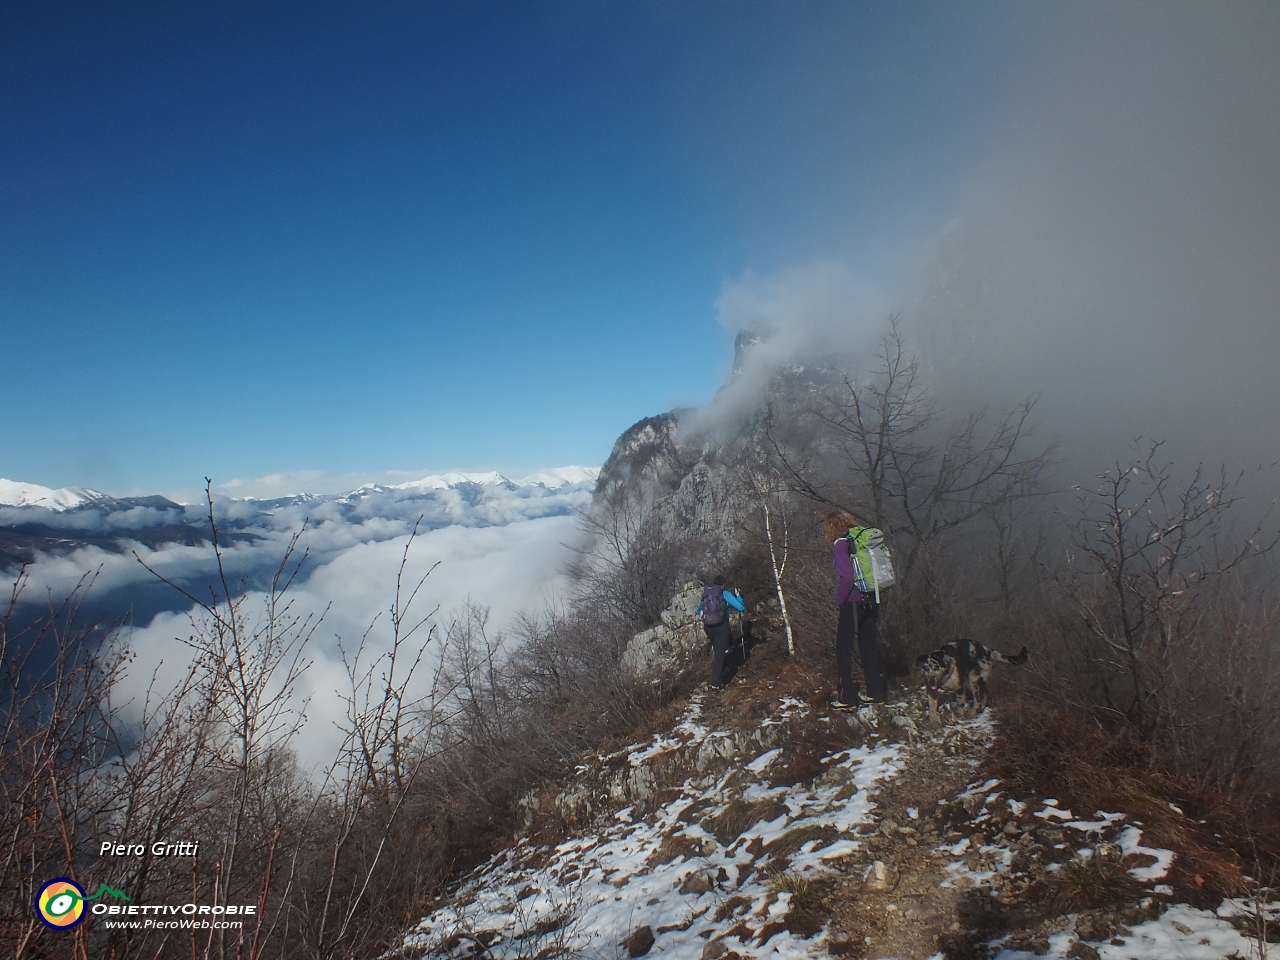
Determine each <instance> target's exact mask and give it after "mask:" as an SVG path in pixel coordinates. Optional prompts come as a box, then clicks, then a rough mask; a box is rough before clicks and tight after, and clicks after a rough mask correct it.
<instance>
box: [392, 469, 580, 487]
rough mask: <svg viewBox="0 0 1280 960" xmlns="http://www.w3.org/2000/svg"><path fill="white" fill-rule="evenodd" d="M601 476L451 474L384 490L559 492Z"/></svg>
mask: <svg viewBox="0 0 1280 960" xmlns="http://www.w3.org/2000/svg"><path fill="white" fill-rule="evenodd" d="M599 473H600V468H599V467H557V468H555V469H552V470H542V471H540V472H538V473H534V474H530V475H529V476H527V477H521V478H519V479H510V478H507V477H504V476H503V475H502V474H500V473H497V472H496V471H492V470H491V471H489V472H488V473H461V472H458V471H450V472H449V473H433V474H429V475H428V476H425V477H422V478H420V479H418V480H410V481H409V482H407V483H394V484H391V485H389V486H387V487H385V488H384V489H387V490H446V489H449V488H452V487H456V486H458V485H460V484H464V483H471V484H475V485H476V486H481V487H501V486H512V487H533V486H543V487H546V488H547V489H549V490H555V489H558V488H560V487H565V486H571V485H573V484H595V482H596V477H597V476H598V475H599Z"/></svg>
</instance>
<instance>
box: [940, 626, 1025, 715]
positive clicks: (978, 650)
mask: <svg viewBox="0 0 1280 960" xmlns="http://www.w3.org/2000/svg"><path fill="white" fill-rule="evenodd" d="M1027 657H1028V654H1027V648H1026V647H1023V648H1022V650H1021V651H1020V652H1019V653H1018V654H1017V655H1016V656H1010V655H1009V654H1007V653H1001V652H1000V651H999V650H993V649H992V648H991V647H986V646H983V645H982V644H980V643H978V641H976V640H950V641H948V642H947V643H944V644H943V645H942V646H940V647H939V648H938V649H937V650H934V651H933V652H932V653H922V654H920V656H918V657H916V669H917V670H919V671H920V675H921V676H922V677H923V678H924V683H925V689H926V690H927V691H928V693H929V717H930V719H932V720H935V721H936V720H937V719H938V703H939V701H940V700H943V699H949V698H954V699H956V700H958V701H959V705H960V706H961V707H963V706H965V705H966V704H972V708H973V715H974V716H977V715H978V714H979V713H981V712H982V711H983V710H985V709H986V708H987V699H988V696H989V691H988V689H987V678H988V677H990V676H991V667H992V665H993V664H995V663H997V662H1002V663H1014V664H1022V663H1026V662H1027Z"/></svg>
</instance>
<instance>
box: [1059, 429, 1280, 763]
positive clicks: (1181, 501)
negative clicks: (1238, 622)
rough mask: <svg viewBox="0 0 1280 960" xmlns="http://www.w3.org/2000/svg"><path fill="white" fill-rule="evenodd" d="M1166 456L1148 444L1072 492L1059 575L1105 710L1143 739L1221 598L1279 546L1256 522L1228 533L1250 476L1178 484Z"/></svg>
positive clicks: (1153, 730)
mask: <svg viewBox="0 0 1280 960" xmlns="http://www.w3.org/2000/svg"><path fill="white" fill-rule="evenodd" d="M1159 453H1160V444H1159V443H1150V444H1148V445H1147V447H1146V449H1145V451H1144V452H1141V453H1139V455H1138V457H1137V458H1136V459H1135V460H1134V461H1132V462H1130V463H1127V464H1120V463H1117V464H1116V465H1115V466H1114V467H1113V468H1112V469H1111V470H1108V471H1106V472H1105V473H1103V474H1101V475H1100V476H1099V477H1098V481H1099V482H1098V486H1097V487H1095V488H1094V489H1091V490H1084V489H1083V488H1077V489H1078V490H1079V491H1080V503H1079V508H1078V512H1077V516H1076V518H1075V520H1074V522H1073V527H1072V529H1073V536H1072V541H1071V542H1072V550H1071V552H1070V553H1069V554H1068V558H1067V560H1068V562H1067V567H1066V570H1065V572H1064V573H1063V574H1061V575H1060V578H1059V579H1060V582H1061V583H1062V586H1063V587H1064V589H1065V593H1066V596H1067V597H1069V598H1070V601H1071V603H1072V604H1073V606H1074V608H1075V610H1076V613H1077V615H1078V617H1079V622H1080V624H1081V625H1082V626H1083V628H1084V631H1085V636H1086V637H1087V639H1088V645H1087V646H1085V647H1083V648H1082V649H1083V655H1084V656H1086V657H1087V658H1088V659H1089V661H1090V665H1091V667H1092V668H1093V671H1094V675H1095V677H1096V679H1097V685H1096V693H1097V695H1098V697H1099V698H1100V701H1101V705H1102V709H1103V711H1104V712H1105V714H1107V715H1108V716H1109V717H1110V718H1111V719H1113V720H1117V721H1120V722H1122V723H1123V724H1125V725H1127V726H1129V727H1130V728H1132V729H1133V730H1135V731H1136V732H1137V733H1138V734H1139V736H1141V737H1143V738H1144V739H1150V738H1151V737H1153V736H1155V735H1156V734H1157V732H1158V731H1161V730H1165V729H1167V727H1168V725H1169V723H1170V721H1171V711H1173V710H1175V709H1176V707H1175V704H1174V702H1173V700H1172V698H1171V696H1170V685H1171V683H1172V682H1173V679H1172V677H1173V674H1171V670H1174V669H1176V668H1177V667H1178V666H1180V665H1181V664H1182V663H1183V659H1184V657H1185V654H1186V653H1187V652H1188V651H1189V649H1190V647H1191V645H1192V643H1193V641H1194V640H1195V639H1196V638H1198V637H1199V636H1201V635H1202V634H1203V633H1204V632H1205V631H1206V630H1207V628H1208V624H1207V618H1208V617H1209V616H1210V615H1211V613H1212V610H1213V600H1214V596H1215V591H1216V590H1217V589H1219V588H1220V587H1221V586H1222V585H1223V584H1224V582H1225V581H1226V580H1227V579H1228V578H1229V577H1232V576H1233V575H1235V574H1237V573H1241V572H1243V569H1244V567H1245V565H1246V564H1249V563H1250V562H1251V561H1255V560H1258V559H1260V558H1261V557H1263V556H1264V555H1266V554H1267V553H1269V552H1270V551H1271V550H1272V549H1274V547H1275V546H1276V543H1277V537H1276V536H1274V535H1272V536H1268V535H1266V534H1264V527H1263V526H1262V522H1261V521H1260V522H1259V524H1258V525H1257V526H1255V527H1254V528H1253V529H1252V531H1251V532H1250V533H1249V534H1248V535H1246V536H1244V537H1232V536H1231V535H1230V530H1229V528H1228V526H1227V522H1228V519H1229V511H1230V510H1231V508H1232V507H1233V506H1234V505H1235V504H1236V503H1238V502H1239V497H1238V495H1237V493H1236V488H1237V485H1238V483H1239V480H1240V479H1241V477H1242V476H1243V475H1241V476H1240V477H1236V478H1234V479H1233V478H1230V477H1228V475H1227V473H1226V471H1225V469H1223V470H1220V471H1219V472H1218V473H1217V474H1215V475H1209V474H1206V472H1205V471H1204V469H1203V468H1202V467H1197V468H1196V469H1195V470H1194V471H1193V473H1192V475H1191V477H1190V479H1188V480H1187V481H1186V482H1184V483H1182V484H1178V483H1176V482H1175V480H1174V479H1173V475H1172V469H1171V467H1170V465H1169V464H1167V463H1164V462H1161V461H1160V460H1159ZM1248 606H1249V604H1248V603H1247V602H1245V603H1244V607H1245V608H1246V609H1247V608H1248ZM1201 668H1202V665H1200V664H1197V665H1196V666H1195V667H1194V669H1201Z"/></svg>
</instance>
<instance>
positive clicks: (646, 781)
mask: <svg viewBox="0 0 1280 960" xmlns="http://www.w3.org/2000/svg"><path fill="white" fill-rule="evenodd" d="M916 699H917V700H918V699H919V698H916ZM713 705H714V701H706V700H704V699H703V698H702V697H701V696H697V695H695V697H694V698H693V699H692V700H691V702H690V706H689V708H688V710H687V711H686V713H685V714H684V716H683V717H682V719H681V721H680V722H679V723H678V725H677V726H676V727H675V728H674V729H673V730H672V731H671V732H670V733H668V734H664V735H658V736H655V737H653V738H652V739H650V740H648V741H646V742H642V743H637V744H634V745H632V746H631V747H628V748H626V749H624V750H621V751H619V752H617V753H614V754H609V755H601V756H597V757H592V758H588V759H587V761H586V762H585V763H584V764H583V765H582V766H581V767H579V769H578V774H579V776H578V778H577V779H575V780H573V781H571V782H570V783H568V784H566V785H564V787H563V789H562V790H561V791H560V793H559V794H558V795H557V796H556V797H555V798H554V800H551V799H550V797H549V795H548V794H546V793H544V794H543V795H542V797H541V798H537V797H532V796H531V797H530V798H526V801H525V802H524V803H523V804H522V805H524V806H525V807H526V809H527V811H528V814H527V816H526V823H527V825H528V826H533V824H534V823H535V821H536V820H537V818H538V817H539V816H543V817H545V816H546V815H547V813H548V808H549V807H551V808H554V816H555V817H559V818H561V819H564V820H565V821H566V822H569V823H573V824H576V827H575V828H574V829H572V830H571V833H570V835H569V836H568V837H567V838H566V839H562V840H560V841H559V842H554V841H553V842H550V843H539V842H537V841H536V840H534V839H532V838H531V837H528V836H526V837H524V838H523V839H520V840H519V841H518V842H516V843H515V844H514V845H513V846H512V847H510V848H509V849H508V850H506V851H504V852H502V853H500V854H498V855H496V856H495V857H494V858H492V859H491V860H490V861H489V862H488V863H486V864H483V865H482V866H480V867H479V868H477V869H476V871H475V872H474V873H473V874H472V875H471V876H470V877H469V878H468V879H467V880H466V881H465V882H464V883H463V884H462V885H461V887H460V888H458V889H457V890H456V891H455V892H454V894H453V895H452V896H451V897H450V898H449V899H448V900H447V901H446V902H445V903H443V904H442V905H441V906H440V907H439V908H438V909H436V910H435V911H434V912H432V913H431V914H430V915H428V916H427V917H425V918H423V920H422V921H421V922H420V923H419V924H417V925H416V926H415V927H414V928H412V929H411V930H410V931H409V932H408V933H407V934H406V936H405V938H404V940H403V942H402V944H401V946H400V947H399V948H398V949H396V950H393V951H391V952H390V953H389V954H388V957H400V958H419V957H433V958H452V960H462V958H472V957H486V958H490V960H516V958H521V957H535V956H548V957H550V956H587V957H625V956H628V955H630V956H633V957H634V956H641V955H646V954H648V955H653V956H662V957H665V958H670V960H745V958H748V957H780V958H797V960H798V958H802V957H814V958H818V957H827V956H832V955H838V956H856V957H864V958H867V960H877V958H882V960H926V958H927V960H946V958H947V957H948V956H950V955H957V956H958V955H963V956H974V957H977V956H988V957H994V958H996V960H1031V958H1033V957H1049V958H1051V960H1089V958H1092V960H1122V958H1130V960H1221V958H1228V957H1239V958H1247V957H1254V958H1256V957H1259V956H1261V958H1262V960H1280V946H1276V945H1271V946H1268V947H1266V948H1265V950H1264V952H1263V953H1262V954H1259V952H1258V945H1257V944H1256V942H1253V941H1251V940H1250V939H1248V937H1247V936H1246V935H1243V934H1242V932H1241V931H1242V930H1247V924H1246V923H1244V922H1243V921H1244V920H1245V919H1247V918H1248V917H1249V916H1251V915H1252V914H1253V912H1254V910H1255V909H1261V910H1263V911H1264V912H1266V913H1268V914H1269V915H1270V916H1271V917H1272V918H1273V919H1280V904H1277V903H1265V904H1261V905H1259V904H1253V903H1250V902H1247V901H1230V900H1229V901H1224V902H1223V903H1222V905H1221V906H1220V907H1219V908H1218V910H1217V911H1216V912H1213V911H1207V910H1201V909H1196V908H1193V907H1191V906H1189V905H1187V904H1182V903H1177V902H1172V901H1171V899H1170V897H1171V894H1172V891H1171V889H1170V888H1168V887H1165V886H1162V885H1161V880H1162V879H1163V877H1164V876H1165V874H1166V872H1167V871H1168V869H1169V866H1170V863H1171V862H1172V860H1173V854H1172V853H1171V852H1169V851H1166V850H1160V849H1154V848H1149V847H1145V846H1143V844H1142V842H1141V839H1142V828H1141V826H1140V825H1139V824H1135V823H1132V822H1129V821H1128V820H1127V819H1126V817H1125V816H1124V815H1122V814H1114V813H1093V814H1090V815H1089V816H1079V815H1077V814H1075V813H1073V812H1072V811H1070V810H1066V809H1063V808H1062V805H1061V804H1060V803H1058V802H1057V801H1056V800H1053V799H1052V798H1017V797H1014V796H1012V795H1011V794H1010V793H1009V792H1008V791H1007V790H1005V789H1004V788H1003V786H1002V784H1001V783H1000V782H999V781H996V780H985V781H979V782H969V783H967V785H965V786H963V787H960V788H955V789H953V790H952V792H950V793H948V794H946V795H943V796H942V797H941V798H940V799H938V800H937V802H936V804H934V803H930V804H929V809H928V810H926V809H924V808H923V807H921V808H917V807H915V806H905V807H903V806H901V802H902V797H901V796H896V797H894V798H892V799H888V800H887V799H886V797H887V796H888V795H889V794H890V793H892V792H893V791H894V790H895V789H898V790H899V791H901V789H902V788H901V787H900V786H898V783H899V781H902V780H903V779H904V778H906V779H908V780H910V779H911V777H912V776H913V774H912V773H911V767H912V765H913V764H917V769H916V772H915V774H914V776H915V777H916V779H917V781H918V782H923V783H926V784H928V783H931V782H935V781H936V780H937V779H938V778H939V774H940V772H942V773H945V771H946V770H947V769H951V770H952V771H955V772H957V773H959V774H960V775H963V772H964V771H966V770H968V771H972V770H973V768H974V766H975V765H976V764H977V762H978V761H979V760H980V758H981V756H982V753H983V751H984V750H985V744H987V743H989V742H990V740H991V738H992V737H993V736H996V735H998V731H997V730H996V728H995V726H994V724H993V723H992V722H991V720H990V719H989V718H987V717H983V718H979V719H977V720H968V721H962V722H960V723H957V724H955V725H953V726H950V727H942V728H932V729H930V728H927V727H926V721H925V719H924V717H923V716H922V713H923V710H922V704H920V703H915V704H904V705H900V706H897V707H891V708H883V709H882V710H881V712H879V713H878V714H877V713H875V712H873V711H864V712H863V713H862V714H861V715H859V716H856V717H854V716H850V715H848V714H835V715H824V713H825V712H824V711H815V710H814V709H813V708H812V707H810V706H808V705H806V704H804V703H801V702H800V701H798V700H796V699H794V698H791V697H782V698H780V699H775V700H773V702H772V703H771V704H769V705H767V710H765V711H764V712H765V716H764V717H763V719H762V720H760V722H759V723H758V725H756V726H754V727H747V728H742V727H736V728H731V727H718V726H717V725H716V723H715V722H714V720H713V719H712V716H711V715H710V711H709V710H708V709H706V708H707V707H710V706H713ZM761 706H762V707H763V706H764V705H761ZM719 715H720V716H721V717H722V718H723V717H726V715H727V714H726V712H725V711H721V712H720V714H719ZM806 725H808V728H809V729H810V731H812V729H813V727H814V726H815V725H816V726H819V727H825V729H827V730H828V731H833V730H843V731H845V733H848V731H850V730H853V731H854V732H855V733H856V732H857V731H856V728H857V727H858V726H859V725H860V726H861V728H862V729H863V730H864V731H865V733H866V736H865V737H864V738H863V742H862V743H861V745H857V746H852V747H844V748H838V749H834V750H832V751H830V752H828V753H827V754H826V755H825V756H823V757H822V759H821V767H820V771H819V772H818V773H817V774H816V775H812V774H810V775H809V776H808V777H807V778H805V779H801V780H800V781H799V782H795V783H793V782H792V781H794V780H795V777H794V776H790V775H787V773H786V768H787V765H788V764H789V763H791V762H792V760H791V759H789V758H793V757H794V756H795V748H794V743H792V741H793V739H794V738H795V737H796V736H804V730H805V728H806ZM922 730H924V732H923V733H922V732H921V731H922ZM837 739H839V737H837ZM948 765H950V766H949V767H948ZM944 779H945V777H944ZM959 782H960V783H964V782H965V781H963V780H961V781H959ZM935 796H937V795H936V794H935ZM890 804H899V805H898V806H897V807H896V808H894V807H891V806H890ZM891 811H893V816H898V817H900V819H901V820H902V821H903V824H902V825H900V824H899V823H897V822H895V821H894V820H893V819H891V817H890V812H891ZM553 820H554V817H553ZM1091 857H1104V858H1116V860H1115V862H1116V863H1117V864H1119V863H1121V862H1123V865H1124V866H1123V867H1122V869H1128V871H1129V873H1130V874H1131V876H1132V877H1133V878H1134V880H1136V881H1138V883H1140V884H1141V885H1142V886H1143V887H1145V888H1146V891H1147V893H1146V895H1145V896H1141V895H1140V901H1139V902H1133V903H1130V904H1129V905H1127V906H1123V907H1115V908H1108V909H1106V910H1093V911H1084V912H1081V913H1079V914H1074V913H1073V914H1065V915H1061V916H1050V917H1049V918H1048V919H1045V920H1043V921H1037V923H1036V924H1035V925H1033V926H1031V927H1025V928H1017V929H1015V930H1014V931H1012V932H1009V933H1005V934H1003V935H1002V936H996V937H994V938H993V937H992V936H991V934H985V935H984V934H983V933H982V932H981V927H980V926H979V927H978V928H969V929H967V930H965V929H962V926H963V925H962V924H961V923H956V922H955V921H956V918H957V907H958V906H959V917H960V918H961V920H963V919H964V916H965V912H964V909H965V908H964V907H963V904H964V903H972V902H974V901H973V898H974V897H977V898H978V902H989V903H998V902H1001V898H1007V897H1009V896H1015V897H1016V896H1017V895H1018V891H1034V890H1037V889H1041V888H1042V887H1043V885H1044V884H1045V883H1046V878H1048V879H1047V882H1049V883H1052V878H1053V877H1054V876H1055V875H1056V873H1057V872H1058V871H1060V870H1062V869H1065V868H1066V867H1067V866H1069V865H1071V864H1072V863H1078V862H1083V861H1085V860H1088V859H1089V858H1091ZM858 909H862V910H863V911H864V912H863V913H862V914H860V915H859V914H857V910H858ZM930 911H932V912H933V915H931V914H930ZM851 917H852V919H851ZM895 924H896V928H895ZM913 931H915V932H914V933H913ZM920 931H924V932H923V933H921V932H920ZM947 931H953V933H948V932H947ZM864 933H865V934H867V935H866V936H863V934H864ZM872 934H874V936H872ZM948 937H951V938H952V939H951V940H950V942H951V943H952V944H953V946H951V947H945V946H943V944H944V943H945V942H948ZM957 938H960V939H957ZM963 938H967V939H963ZM940 947H942V949H940ZM954 950H960V953H959V954H954V953H953V952H952V951H954Z"/></svg>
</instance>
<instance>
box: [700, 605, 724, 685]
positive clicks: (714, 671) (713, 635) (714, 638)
mask: <svg viewBox="0 0 1280 960" xmlns="http://www.w3.org/2000/svg"><path fill="white" fill-rule="evenodd" d="M702 629H703V630H705V631H707V639H708V640H710V641H711V649H712V650H714V651H715V655H716V657H715V660H714V661H713V662H712V664H711V685H712V686H713V687H722V686H724V655H725V653H727V652H728V650H729V618H728V617H725V618H724V622H723V623H717V624H715V625H714V626H712V625H711V624H709V623H704V624H703V625H702Z"/></svg>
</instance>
